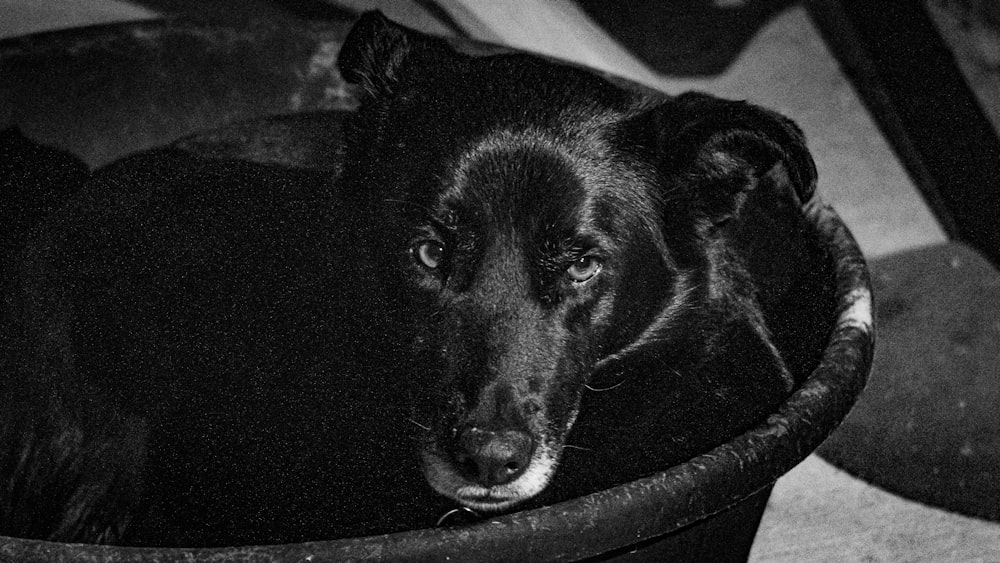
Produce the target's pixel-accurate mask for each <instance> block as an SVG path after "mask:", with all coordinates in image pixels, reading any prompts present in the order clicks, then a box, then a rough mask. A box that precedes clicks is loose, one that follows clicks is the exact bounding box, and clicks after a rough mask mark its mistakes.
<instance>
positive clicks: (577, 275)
mask: <svg viewBox="0 0 1000 563" xmlns="http://www.w3.org/2000/svg"><path fill="white" fill-rule="evenodd" d="M602 267H603V265H602V264H601V260H600V259H599V258H597V257H596V256H590V255H585V256H581V257H579V258H577V259H576V261H575V262H573V264H572V265H571V266H570V267H569V268H567V269H566V273H567V274H568V275H569V277H570V279H572V280H573V281H574V282H576V283H583V282H585V281H587V280H589V279H590V278H592V277H594V276H596V275H597V273H598V272H600V271H601V268H602Z"/></svg>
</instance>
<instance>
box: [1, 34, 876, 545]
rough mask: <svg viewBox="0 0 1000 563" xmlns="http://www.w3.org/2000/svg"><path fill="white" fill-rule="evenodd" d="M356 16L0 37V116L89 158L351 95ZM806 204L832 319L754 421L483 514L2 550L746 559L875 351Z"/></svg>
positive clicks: (841, 242) (847, 274) (826, 228)
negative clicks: (833, 296) (821, 346)
mask: <svg viewBox="0 0 1000 563" xmlns="http://www.w3.org/2000/svg"><path fill="white" fill-rule="evenodd" d="M350 24H351V22H350V21H343V22H324V23H322V24H318V23H309V24H303V23H301V22H291V21H287V22H268V23H261V22H248V23H246V24H243V25H238V26H233V25H219V24H204V23H192V22H181V21H153V22H144V23H133V24H124V25H112V26H100V27H93V28H84V29H76V30H70V31H65V32H56V33H46V34H39V35H34V36H29V37H25V38H18V39H13V40H6V41H3V42H0V126H4V127H6V126H9V125H17V126H19V127H20V128H21V130H22V131H23V132H24V133H25V134H26V135H27V136H28V137H30V138H32V139H34V140H36V141H40V142H43V143H46V144H50V145H54V146H57V147H60V148H64V149H67V150H69V151H71V152H73V153H74V154H76V155H79V156H81V157H82V158H83V159H84V160H85V161H87V163H88V164H90V165H92V166H95V165H100V164H104V163H106V162H109V161H111V160H114V159H115V158H118V157H120V156H122V155H124V154H126V153H129V152H133V151H136V150H140V149H143V148H148V147H151V146H155V145H160V144H163V143H166V142H168V141H171V140H173V139H176V138H178V137H181V136H183V135H186V134H189V133H192V132H195V131H198V130H204V129H208V128H212V127H217V126H219V125H222V124H225V123H231V122H234V121H238V120H241V119H248V118H253V117H260V116H267V115H275V114H282V113H288V112H299V111H312V110H318V109H341V110H349V109H352V108H353V107H354V106H355V105H356V103H355V100H354V98H353V97H352V95H351V92H350V89H349V88H347V87H345V85H344V83H343V81H342V80H341V78H340V76H339V75H338V74H337V72H336V70H335V66H334V63H335V61H336V55H337V52H338V51H339V46H340V43H341V41H342V40H343V38H344V37H345V36H346V33H347V30H348V29H349V28H350ZM804 212H805V213H806V214H807V216H808V217H810V219H811V220H812V221H813V223H814V224H815V226H816V229H817V231H818V232H819V233H820V234H821V235H822V237H823V239H824V240H825V242H826V244H827V245H828V246H829V248H830V251H831V255H832V257H833V259H834V260H835V261H836V272H837V292H838V298H839V307H838V314H839V318H838V320H837V323H836V325H835V328H834V330H833V331H832V333H831V334H830V338H829V344H828V346H827V348H826V351H825V352H824V355H823V357H822V360H821V362H820V365H819V367H818V368H817V369H816V370H815V371H814V372H813V373H812V374H811V376H810V377H809V378H808V380H807V381H805V383H804V384H803V385H802V386H801V387H800V388H799V389H797V390H796V391H795V392H794V394H793V395H792V396H791V397H790V398H789V399H788V400H787V401H786V402H785V403H784V405H782V407H781V408H780V410H778V412H775V413H774V414H773V415H771V416H770V417H769V418H768V420H767V421H766V422H765V423H764V424H762V425H761V426H760V427H758V428H755V429H753V430H751V431H749V432H747V433H745V434H743V435H741V436H738V437H736V438H735V439H733V440H732V441H730V442H728V443H726V444H723V445H722V446H719V447H718V448H716V449H714V450H712V451H710V452H708V453H706V454H704V455H701V456H699V457H697V458H695V459H692V460H690V461H689V462H687V463H684V464H681V465H678V466H675V467H671V468H669V469H665V470H664V471H663V472H661V473H658V474H656V475H653V476H651V477H648V478H644V479H640V480H637V481H633V482H631V483H627V484H625V485H622V486H619V487H615V488H613V489H609V490H605V491H600V492H597V493H594V494H591V495H588V496H585V497H581V498H578V499H575V500H572V501H568V502H564V503H561V504H557V505H553V506H549V507H545V508H541V509H537V510H531V511H525V512H520V513H516V514H511V515H508V516H504V517H501V518H496V519H493V520H488V521H485V522H483V523H479V524H474V525H468V526H460V527H452V528H437V529H424V530H414V531H410V532H404V533H398V534H390V535H383V536H372V537H365V538H351V539H341V540H334V541H319V542H310V543H303V544H291V545H274V546H251V547H233V548H212V549H206V548H171V549H157V548H122V547H113V546H93V545H79V544H60V543H54V542H46V541H37V540H26V539H19V538H10V537H0V561H3V562H17V563H22V562H45V563H50V562H58V561H92V562H96V561H106V562H112V561H113V562H133V561H134V562H138V561H150V562H152V561H159V562H168V561H186V562H194V561H261V562H265V561H275V562H279V561H280V562H286V561H287V562H291V561H311V562H320V561H349V560H375V561H397V560H398V561H402V560H405V561H447V560H452V561H498V560H506V561H543V560H569V561H573V560H587V559H597V560H637V559H644V560H660V561H662V560H670V561H686V560H699V561H702V560H704V561H745V560H746V557H747V555H748V553H749V551H750V546H751V545H752V543H753V539H754V535H755V534H756V531H757V526H758V524H759V522H760V517H761V514H762V513H763V510H764V507H765V505H766V504H767V498H768V496H769V494H770V492H771V487H772V485H773V483H774V482H775V480H776V479H778V477H780V476H781V475H783V474H784V473H785V472H787V471H788V470H790V469H791V468H792V467H794V466H795V465H796V464H798V463H799V462H800V461H802V459H804V458H805V457H806V456H807V455H809V453H810V452H812V451H813V450H814V449H815V448H816V447H817V446H819V444H820V443H821V442H822V441H823V440H824V439H825V438H826V437H827V436H828V435H829V434H830V433H831V432H832V431H833V430H834V429H835V428H836V427H837V425H838V424H839V423H840V421H841V420H842V419H843V418H844V416H845V415H846V414H847V412H848V411H849V410H850V408H851V406H852V405H853V403H854V401H855V399H856V398H857V396H858V394H859V393H860V392H861V390H862V388H863V387H864V385H865V381H866V379H867V375H868V371H869V369H870V366H871V359H872V352H873V345H874V333H873V330H872V321H871V287H870V281H869V276H868V271H867V269H866V266H865V262H864V259H863V257H862V255H861V252H860V250H859V249H858V247H857V245H856V243H855V241H854V239H853V238H852V236H851V234H850V233H849V231H848V230H847V228H846V227H845V226H844V224H843V222H842V221H841V220H840V218H839V217H838V216H837V214H836V213H835V212H834V211H833V210H832V209H831V208H829V207H828V206H826V205H824V204H823V203H822V202H820V201H818V200H814V201H811V202H808V203H807V204H806V206H805V209H804Z"/></svg>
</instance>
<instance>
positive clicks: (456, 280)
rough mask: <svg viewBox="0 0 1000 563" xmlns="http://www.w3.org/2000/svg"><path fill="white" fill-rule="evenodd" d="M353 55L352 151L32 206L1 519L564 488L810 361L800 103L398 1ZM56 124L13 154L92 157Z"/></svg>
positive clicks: (239, 530)
mask: <svg viewBox="0 0 1000 563" xmlns="http://www.w3.org/2000/svg"><path fill="white" fill-rule="evenodd" d="M339 67H340V70H341V72H342V73H343V75H344V77H345V78H346V79H347V80H348V81H350V82H354V83H356V84H358V85H359V86H360V87H361V90H362V91H363V98H364V99H363V102H362V105H361V108H360V110H359V111H358V112H357V113H356V114H354V115H351V116H349V117H348V118H346V121H343V131H342V135H341V131H339V130H338V128H339V127H340V126H341V124H342V120H340V119H339V117H337V116H332V117H331V116H326V117H319V116H316V117H315V119H320V120H321V119H328V120H329V127H328V128H327V129H328V130H329V131H330V133H329V135H327V137H335V138H337V139H338V140H339V139H342V140H343V150H342V151H340V150H339V149H336V148H335V149H331V150H327V151H319V154H320V156H319V157H318V158H314V159H313V162H312V163H311V164H307V165H303V163H301V162H291V160H294V159H291V160H289V161H287V162H278V163H275V162H269V163H261V162H255V161H254V159H246V158H227V157H225V156H224V155H223V156H219V155H217V154H208V153H211V152H212V151H211V150H207V149H205V147H206V146H209V147H210V146H211V145H212V143H211V142H210V141H205V139H207V138H208V137H202V138H200V139H201V140H200V141H199V138H195V139H188V140H185V141H183V142H181V143H179V144H177V145H175V146H172V147H168V148H165V149H160V150H155V151H151V152H147V153H142V154H139V155H136V156H133V157H129V158H126V159H124V160H122V161H119V162H117V163H114V164H112V165H110V166H107V167H105V168H103V169H101V170H98V171H96V172H95V173H93V174H92V175H89V176H88V175H87V174H85V173H80V174H78V175H77V176H72V175H70V178H71V180H67V181H66V182H67V184H68V187H67V190H66V192H72V195H63V196H61V197H62V204H61V206H60V207H59V209H58V210H56V211H54V212H52V213H43V212H42V211H44V210H42V211H39V212H38V213H37V215H38V218H37V220H35V225H34V227H33V229H32V231H31V234H30V235H21V234H17V233H13V232H12V233H8V235H7V236H10V237H15V239H16V240H14V239H11V240H8V241H6V243H5V244H7V247H11V246H12V245H19V246H18V249H19V250H18V252H16V253H15V252H8V253H7V254H6V255H7V256H8V262H10V263H11V264H10V265H9V266H10V267H8V268H7V269H6V273H5V276H4V283H5V293H4V296H5V297H4V302H3V307H4V309H3V313H2V314H3V316H2V323H3V325H2V337H3V340H2V348H0V351H2V360H0V362H2V364H0V368H2V372H0V378H2V379H0V382H2V383H0V384H2V387H3V388H2V391H3V394H4V397H5V402H6V403H7V404H8V405H9V408H6V409H5V410H4V412H3V414H2V415H0V417H2V418H0V423H2V425H3V426H2V427H0V432H2V434H0V471H2V472H3V473H2V477H0V479H2V481H0V483H2V484H3V485H4V487H3V488H2V489H0V533H2V534H6V535H15V536H22V537H40V538H51V539H56V540H61V541H85V542H107V543H119V544H130V545H227V544H230V545H231V544H239V543H257V544H260V543H275V542H293V541H304V540H316V539H328V538H334V537H340V536H345V535H358V534H373V533H381V532H390V531H396V530H402V529H408V528H413V527H421V526H430V525H433V524H434V523H435V521H436V520H437V518H438V517H440V516H441V515H442V514H445V513H446V512H448V511H449V509H452V508H455V507H464V508H466V509H469V510H471V511H475V512H476V513H478V514H481V515H492V514H496V513H498V512H502V511H510V510H513V509H522V508H528V507H533V506H539V505H543V504H550V503H554V502H558V501H561V500H565V499H568V498H572V497H575V496H579V495H582V494H586V493H588V492H592V491H596V490H600V489H603V488H607V487H610V486H613V485H616V484H620V483H623V482H627V481H629V480H632V479H635V478H637V477H640V476H643V475H647V474H650V473H653V472H655V471H657V470H660V469H663V468H666V467H668V466H670V465H672V464H676V463H678V462H681V461H684V460H686V459H689V458H691V457H692V456H694V455H697V454H699V453H702V452H705V451H707V450H708V449H710V448H711V447H713V446H715V445H717V444H719V443H721V442H724V441H725V440H727V439H728V438H730V437H732V436H734V435H736V434H738V433H740V432H741V431H743V430H745V429H747V428H749V427H751V426H752V425H754V424H755V423H757V422H760V421H762V420H763V419H764V418H765V417H766V416H767V415H768V414H769V413H771V412H774V410H775V409H776V407H777V406H778V405H779V404H780V403H781V401H782V400H783V399H784V398H785V397H786V396H787V395H788V394H789V392H790V390H791V389H792V388H793V387H794V386H795V385H796V383H797V381H799V380H800V379H801V378H802V377H804V376H805V375H807V374H808V373H809V372H810V370H811V369H812V367H813V365H814V363H815V361H816V358H817V357H818V353H819V351H820V350H821V349H822V348H823V346H824V344H825V339H826V335H827V334H828V332H829V325H830V320H831V318H832V313H831V311H832V308H833V291H832V288H831V284H832V275H831V271H830V264H829V260H828V257H827V256H826V254H825V253H824V251H823V249H822V248H821V247H820V245H819V244H818V242H817V240H816V239H815V237H814V236H813V234H812V231H811V229H810V228H809V226H808V225H807V223H806V222H805V220H804V219H803V216H802V214H801V212H800V207H801V203H802V202H803V201H805V200H807V199H809V198H810V197H811V196H812V193H813V190H814V188H815V182H816V173H815V167H814V165H813V162H812V159H811V157H810V155H809V153H808V151H807V149H806V147H805V144H804V141H803V137H802V135H801V133H800V131H799V130H798V129H797V128H796V127H795V126H794V125H793V124H792V123H791V122H790V121H788V120H787V119H785V118H783V117H781V116H779V115H777V114H775V113H773V112H771V111H768V110H765V109H761V108H759V107H756V106H753V105H750V104H747V103H743V102H731V101H723V100H720V99H716V98H713V97H710V96H707V95H702V94H685V95H682V96H678V97H670V96H665V95H656V94H650V93H648V92H637V91H633V90H629V89H624V88H622V87H619V86H617V85H614V84H612V83H611V82H608V81H607V80H605V79H603V78H601V77H599V76H596V75H594V74H592V73H590V72H587V71H584V70H581V69H577V68H572V67H568V66H564V65H560V64H556V63H554V62H551V61H548V60H543V59H541V58H538V57H534V56H529V55H525V54H503V55H495V56H483V57H473V56H470V55H466V54H460V53H458V52H456V51H455V50H453V49H452V48H451V47H449V46H448V44H447V43H446V42H444V41H443V40H440V39H437V38H432V37H429V36H425V35H422V34H419V33H416V32H413V31H410V30H407V29H405V28H403V27H400V26H398V25H395V24H393V23H391V22H389V21H388V20H386V19H385V18H384V17H382V16H381V15H379V14H376V13H372V14H367V15H365V16H363V17H362V18H361V20H360V21H359V22H358V23H357V25H356V26H355V28H354V29H353V30H352V32H351V33H350V36H349V37H348V38H347V40H346V42H345V44H344V46H343V49H342V51H341V53H340V59H339ZM295 119H302V117H301V116H300V117H297V118H295ZM306 119H312V118H309V117H307V118H306ZM266 127H268V125H267V123H265V122H261V123H257V124H251V125H250V126H249V130H250V131H251V132H252V131H253V130H254V128H266ZM324 128H326V126H324ZM296 129H297V128H296V127H285V128H284V129H283V130H284V131H286V133H287V132H288V131H291V133H288V138H287V139H286V140H285V142H286V144H287V146H288V152H289V154H291V153H295V154H303V152H308V151H304V149H303V148H302V147H303V146H304V145H308V144H309V143H310V142H313V140H311V139H310V135H299V136H296V135H295V134H294V131H296ZM313 129H316V128H313ZM247 130H248V129H247V126H241V128H240V129H239V132H238V133H232V134H231V135H230V138H227V139H226V142H227V143H229V145H227V146H230V147H231V146H232V145H233V143H235V145H236V146H239V145H240V142H241V141H240V139H243V137H241V136H242V135H245V134H246V132H247ZM8 137H10V136H8ZM223 137H226V135H223ZM213 138H214V137H213ZM11 139H13V137H10V138H9V139H8V141H7V142H6V144H7V145H8V147H10V146H14V145H17V146H18V147H21V148H20V149H10V148H8V149H7V150H8V152H9V153H14V152H17V150H22V152H23V151H26V152H31V154H41V153H38V152H37V150H36V148H30V145H29V144H26V143H27V142H26V141H23V140H16V141H15V140H11ZM234 139H235V140H234ZM202 141H203V142H202ZM25 147H29V148H25ZM192 147H194V148H192ZM32 151H35V152H32ZM196 153H200V154H196ZM45 154H47V156H46V157H45V158H35V162H36V169H35V172H33V174H34V176H32V173H21V174H20V175H8V180H7V182H8V184H11V183H17V182H20V183H21V184H20V185H19V186H15V187H18V188H19V189H20V192H21V193H23V192H25V189H24V183H25V182H28V184H31V185H34V184H35V183H38V182H36V180H37V178H38V177H39V175H41V176H45V175H46V172H45V170H47V169H48V168H46V167H58V168H60V169H62V168H66V169H70V170H72V169H74V165H73V163H72V162H65V160H66V159H69V157H68V156H66V155H59V154H48V153H45ZM60 159H63V160H60ZM22 160H23V159H22ZM279 160H280V159H279ZM28 168H30V166H29V167H28ZM39 171H40V172H39ZM10 178H15V179H13V180H12V179H10ZM25 178H28V179H29V180H25ZM31 178H35V180H31ZM42 183H44V182H42ZM6 193H7V194H8V195H6V196H5V197H7V198H8V199H10V198H11V197H14V196H13V195H11V194H15V195H16V190H14V189H12V188H9V187H8V189H7V190H6ZM60 193H63V192H60ZM19 220H20V221H21V222H22V223H23V222H25V221H27V220H28V219H26V218H25V217H24V216H21V217H20V219H19ZM18 233H20V231H18ZM17 237H21V238H17ZM10 256H15V257H16V258H10Z"/></svg>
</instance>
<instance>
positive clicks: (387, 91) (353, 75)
mask: <svg viewBox="0 0 1000 563" xmlns="http://www.w3.org/2000/svg"><path fill="white" fill-rule="evenodd" d="M443 49H444V42H443V41H442V40H440V39H437V38H434V37H431V36H428V35H424V34H423V33H419V32H416V31H413V30H411V29H407V28H405V27H403V26H401V25H399V24H396V23H394V22H393V21H391V20H389V19H388V18H386V17H385V16H384V15H382V12H379V11H378V10H375V11H371V12H365V13H364V14H362V16H361V18H360V19H359V20H358V21H357V23H355V24H354V27H352V28H351V31H350V33H348V34H347V38H346V39H345V40H344V44H343V45H342V46H341V48H340V55H339V56H338V58H337V68H338V69H340V74H341V76H343V77H344V79H345V80H347V81H348V82H350V83H352V84H360V85H361V86H362V87H363V88H364V89H365V91H366V92H367V93H368V95H369V96H373V97H376V98H380V97H390V96H392V95H393V93H394V90H395V87H396V84H398V82H399V81H400V77H401V76H403V75H404V74H405V71H406V70H407V67H409V66H411V65H412V64H413V63H414V62H415V59H421V60H424V59H431V58H433V57H434V56H435V55H437V54H439V53H440V52H442V50H443Z"/></svg>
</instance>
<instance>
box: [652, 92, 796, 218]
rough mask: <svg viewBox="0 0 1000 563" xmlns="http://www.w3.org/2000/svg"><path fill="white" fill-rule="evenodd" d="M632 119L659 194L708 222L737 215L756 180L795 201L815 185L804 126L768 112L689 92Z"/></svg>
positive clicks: (661, 103)
mask: <svg viewBox="0 0 1000 563" xmlns="http://www.w3.org/2000/svg"><path fill="white" fill-rule="evenodd" d="M632 125H633V128H632V133H633V134H636V133H637V134H638V136H637V139H639V141H638V142H639V143H640V144H642V145H645V146H647V147H649V148H651V149H652V150H653V152H654V154H653V158H654V160H655V163H656V166H657V169H658V170H659V172H660V174H661V175H662V178H663V181H664V184H665V186H666V189H667V190H668V193H667V194H665V195H666V196H667V197H675V198H677V197H679V198H680V199H682V200H684V201H687V202H688V203H689V205H690V206H691V208H692V209H693V210H694V212H695V213H696V215H697V216H699V217H701V218H702V219H704V220H706V221H707V222H708V223H709V224H712V225H719V224H722V223H724V222H725V221H727V220H728V219H730V218H732V217H734V216H736V215H738V214H739V212H740V208H741V207H742V205H743V202H744V201H745V200H746V198H747V196H748V194H749V193H750V192H751V191H752V190H754V189H756V188H757V187H758V186H759V185H760V183H761V182H768V183H773V184H775V185H777V186H778V187H779V189H780V190H781V191H782V192H783V193H787V194H788V195H789V196H790V197H793V198H794V199H795V200H797V201H798V203H799V204H801V203H804V202H806V201H808V200H809V199H810V198H811V197H812V195H813V192H814V190H815V188H816V166H815V164H814V163H813V159H812V156H811V155H810V154H809V150H808V149H807V148H806V143H805V139H804V138H803V135H802V132H801V131H800V130H799V128H798V127H796V126H795V124H794V123H792V122H791V121H790V120H789V119H787V118H785V117H783V116H781V115H779V114H777V113H775V112H773V111H770V110H767V109H764V108H761V107H758V106H754V105H752V104H748V103H746V102H741V101H728V100H722V99H719V98H715V97H712V96H709V95H705V94H699V93H687V94H683V95H681V96H678V97H676V98H672V99H670V100H667V101H663V102H660V103H657V104H655V105H653V106H652V107H651V109H649V110H647V111H646V112H645V113H643V114H641V115H640V117H639V119H637V120H636V121H635V122H633V123H632Z"/></svg>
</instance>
